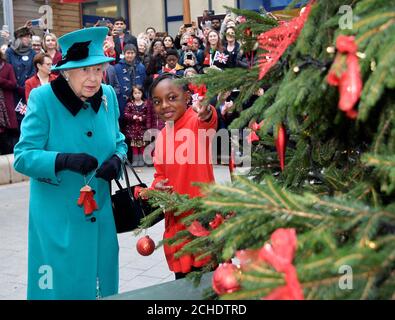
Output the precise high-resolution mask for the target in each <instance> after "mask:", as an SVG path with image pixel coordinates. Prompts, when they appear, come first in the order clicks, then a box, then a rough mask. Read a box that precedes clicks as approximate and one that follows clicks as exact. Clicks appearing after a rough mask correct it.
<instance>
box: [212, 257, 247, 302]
mask: <svg viewBox="0 0 395 320" xmlns="http://www.w3.org/2000/svg"><path fill="white" fill-rule="evenodd" d="M237 272H239V269H238V268H237V267H236V266H235V265H234V264H232V263H222V264H220V265H219V267H218V268H217V270H215V271H214V274H213V281H212V285H213V289H214V291H215V292H216V293H217V294H218V295H222V294H225V293H232V292H235V291H238V290H239V289H240V284H239V282H238V280H237V276H236V274H237Z"/></svg>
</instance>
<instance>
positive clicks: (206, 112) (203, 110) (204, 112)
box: [192, 97, 213, 121]
mask: <svg viewBox="0 0 395 320" xmlns="http://www.w3.org/2000/svg"><path fill="white" fill-rule="evenodd" d="M202 100H203V97H200V98H199V101H198V102H196V103H194V104H193V106H192V109H193V110H194V111H195V112H196V113H197V115H198V118H199V119H200V120H201V121H208V120H209V119H211V116H212V115H213V111H212V109H211V106H210V105H208V106H202V105H201V104H200V101H202Z"/></svg>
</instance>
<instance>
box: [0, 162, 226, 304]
mask: <svg viewBox="0 0 395 320" xmlns="http://www.w3.org/2000/svg"><path fill="white" fill-rule="evenodd" d="M137 171H138V174H139V176H140V178H141V180H142V181H143V182H145V183H146V184H147V185H149V184H150V183H151V182H152V179H153V174H154V168H147V167H144V168H140V169H137ZM214 174H215V178H216V181H217V182H218V183H223V182H227V181H230V175H229V171H228V167H227V166H215V167H214ZM133 181H134V180H132V181H131V183H133ZM28 206H29V182H21V183H14V184H9V185H3V186H0V300H25V299H26V289H27V235H28V232H27V230H28ZM163 230H164V221H161V222H159V223H158V224H156V225H155V226H153V227H151V228H149V229H147V230H146V234H147V235H149V236H150V237H151V238H152V239H153V240H154V241H155V243H158V242H159V241H160V240H161V239H162V235H163ZM143 234H144V233H141V234H139V235H137V236H136V235H135V234H134V233H133V232H127V233H123V234H118V241H119V267H120V272H119V293H125V292H128V291H132V290H136V289H140V288H144V287H148V286H152V285H156V284H160V283H163V282H167V281H172V280H174V274H173V273H172V272H170V271H169V269H168V267H167V263H166V260H165V256H164V253H163V247H160V248H159V249H158V250H155V251H154V253H153V254H152V255H150V256H148V257H143V256H141V255H139V254H138V253H137V251H136V242H137V240H138V239H140V238H141V237H142V236H143Z"/></svg>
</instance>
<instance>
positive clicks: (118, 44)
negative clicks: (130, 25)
mask: <svg viewBox="0 0 395 320" xmlns="http://www.w3.org/2000/svg"><path fill="white" fill-rule="evenodd" d="M113 31H114V32H113V33H115V36H114V44H115V52H116V58H115V59H116V62H117V63H118V62H119V60H121V59H123V58H124V57H125V56H124V48H125V46H126V45H127V44H133V45H135V46H136V47H137V38H136V37H135V36H133V35H131V34H130V33H129V31H127V30H126V20H125V18H123V17H119V18H116V19H115V21H114V30H113Z"/></svg>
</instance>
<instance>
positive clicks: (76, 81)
mask: <svg viewBox="0 0 395 320" xmlns="http://www.w3.org/2000/svg"><path fill="white" fill-rule="evenodd" d="M107 33H108V29H107V28H105V27H98V28H88V29H82V30H77V31H74V32H71V33H69V34H66V35H64V36H63V37H61V38H60V39H59V44H60V47H61V49H62V52H63V53H64V54H63V57H62V61H60V62H59V63H58V64H57V65H56V66H55V67H54V68H53V69H55V70H59V71H60V75H59V77H58V78H57V79H56V80H54V81H52V82H51V83H50V84H47V85H43V86H41V87H39V88H36V89H34V90H33V91H32V92H31V94H30V97H29V101H28V104H27V113H26V116H25V118H24V120H23V122H22V125H21V138H20V141H19V142H18V144H17V145H16V146H15V150H14V154H15V162H14V167H15V169H16V170H17V171H19V172H21V173H23V174H25V175H27V176H29V177H30V178H31V179H30V206H29V237H28V239H29V240H28V241H29V244H28V246H29V251H28V292H27V296H28V299H40V300H41V299H84V300H85V299H95V298H96V297H97V296H98V293H99V294H100V296H108V295H113V294H116V293H117V292H118V240H117V235H116V230H115V224H114V219H113V215H112V207H111V199H110V192H109V185H108V184H109V182H110V181H111V180H112V179H114V178H116V177H118V175H119V174H120V167H121V161H122V160H123V159H124V157H125V155H126V152H127V146H126V144H125V142H124V136H123V134H122V133H121V132H120V130H119V126H118V118H119V108H118V103H117V99H116V94H115V92H114V90H113V88H112V87H110V86H107V85H103V84H102V77H103V71H104V68H105V64H106V63H108V62H110V61H112V60H113V59H112V58H108V57H106V56H105V55H104V52H103V47H102V45H103V42H104V40H105V37H106V35H107ZM86 185H89V188H91V189H92V191H94V193H93V197H94V201H95V203H96V204H97V207H96V208H95V209H96V210H94V211H93V212H88V213H87V212H86V211H85V210H84V207H83V206H82V207H81V206H79V205H78V204H77V200H78V199H79V196H80V191H81V188H83V187H84V186H86Z"/></svg>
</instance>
